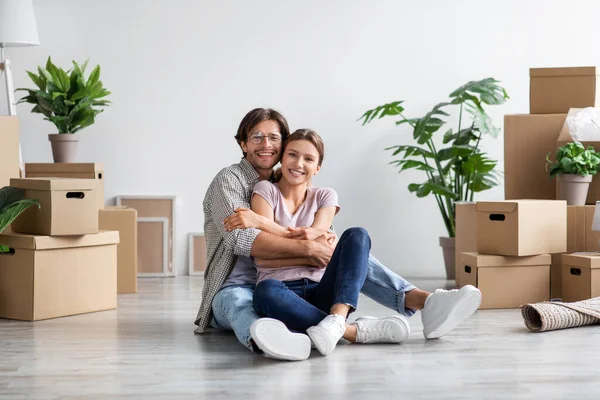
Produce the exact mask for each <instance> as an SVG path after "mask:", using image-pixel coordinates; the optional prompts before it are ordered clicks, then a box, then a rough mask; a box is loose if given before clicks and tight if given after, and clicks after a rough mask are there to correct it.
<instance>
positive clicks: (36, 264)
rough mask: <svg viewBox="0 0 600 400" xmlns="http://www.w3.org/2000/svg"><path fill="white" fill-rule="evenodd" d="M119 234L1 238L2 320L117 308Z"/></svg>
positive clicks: (60, 315)
mask: <svg viewBox="0 0 600 400" xmlns="http://www.w3.org/2000/svg"><path fill="white" fill-rule="evenodd" d="M118 242H119V233H118V232H101V233H97V234H94V235H84V236H77V237H74V236H63V237H50V236H33V235H21V234H11V235H0V243H3V244H6V245H7V246H8V247H10V248H11V253H4V254H0V317H1V318H11V319H20V320H26V321H37V320H41V319H48V318H55V317H64V316H67V315H75V314H82V313H87V312H93V311H102V310H111V309H115V308H116V307H117V246H116V244H117V243H118Z"/></svg>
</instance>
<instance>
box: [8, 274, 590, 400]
mask: <svg viewBox="0 0 600 400" xmlns="http://www.w3.org/2000/svg"><path fill="white" fill-rule="evenodd" d="M415 283H416V284H417V285H419V286H420V287H421V288H423V289H426V290H431V289H432V288H434V287H436V286H440V285H442V286H443V285H445V284H447V282H445V281H431V280H430V281H419V280H417V281H415ZM201 288H202V278H200V277H178V278H166V279H144V280H141V281H140V285H139V289H140V291H139V293H138V294H137V295H122V296H119V309H118V311H108V312H100V313H94V314H87V315H81V316H75V317H67V318H58V319H54V320H48V321H40V322H36V323H27V322H18V321H9V320H0V399H3V400H5V399H21V398H32V399H54V398H63V399H76V398H77V399H80V398H86V399H91V398H102V399H106V398H120V397H130V398H134V397H135V398H144V399H148V398H162V399H177V398H207V399H208V398H210V399H230V398H234V399H236V398H239V399H244V400H250V399H270V398H278V399H279V398H281V399H287V398H291V399H306V400H314V399H320V398H326V399H334V398H340V399H342V398H348V399H353V398H357V399H377V398H396V399H401V398H402V399H403V398H406V399H408V398H410V399H421V398H423V399H429V398H442V399H481V398H499V399H507V398H511V399H514V398H518V399H521V398H528V399H539V398H545V399H546V398H547V399H568V398H577V399H578V400H579V399H584V398H589V399H598V398H600V326H595V327H586V328H577V329H570V330H564V331H555V332H546V333H537V334H536V333H530V332H528V331H527V330H526V329H525V327H524V325H523V320H522V318H521V316H520V314H519V311H517V310H502V311H478V312H477V313H476V315H474V316H473V317H471V318H470V319H469V320H468V321H467V322H466V323H465V324H463V325H462V326H460V327H459V328H457V329H456V330H454V331H453V332H451V333H450V334H448V335H447V336H445V337H443V338H442V339H439V340H433V341H426V340H425V339H423V336H422V332H421V331H422V324H421V320H420V315H419V314H418V313H417V315H415V316H414V317H412V318H411V319H410V323H411V327H412V330H413V332H412V335H411V337H410V339H409V340H408V341H407V342H405V343H404V344H401V345H362V346H361V345H349V344H347V345H339V346H338V348H337V349H336V350H335V351H334V353H333V354H332V355H330V356H328V357H322V356H320V355H319V354H318V353H317V351H316V350H313V352H312V355H311V358H310V359H309V360H308V361H304V362H277V361H274V360H270V359H266V358H263V357H260V356H257V355H255V354H252V353H251V352H250V351H248V350H247V349H246V348H245V347H243V346H242V345H240V344H239V343H238V342H237V341H236V339H235V337H234V336H233V335H230V334H224V333H211V334H207V335H194V334H193V329H194V325H193V323H192V321H193V319H194V317H195V315H196V311H197V308H198V304H199V301H200V294H201ZM359 307H360V312H357V313H356V316H359V315H365V314H370V315H376V316H382V315H386V314H389V312H388V311H387V310H386V309H384V308H382V307H380V306H379V305H377V304H376V303H373V302H372V301H370V300H369V299H366V298H361V303H360V305H359Z"/></svg>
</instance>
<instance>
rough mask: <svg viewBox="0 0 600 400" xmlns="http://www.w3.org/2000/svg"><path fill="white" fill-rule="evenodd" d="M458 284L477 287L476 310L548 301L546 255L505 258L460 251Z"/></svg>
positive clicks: (548, 282) (548, 286) (547, 262)
mask: <svg viewBox="0 0 600 400" xmlns="http://www.w3.org/2000/svg"><path fill="white" fill-rule="evenodd" d="M460 260H461V262H460V283H461V285H473V286H475V287H477V288H478V289H479V290H481V294H482V297H483V299H482V302H481V306H480V307H479V308H480V309H489V308H519V307H520V306H521V305H524V304H527V303H537V302H540V301H549V300H550V264H551V263H552V257H551V256H550V254H542V255H537V256H528V257H505V256H493V255H484V254H477V253H462V254H461V257H460Z"/></svg>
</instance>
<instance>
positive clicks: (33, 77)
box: [27, 71, 46, 90]
mask: <svg viewBox="0 0 600 400" xmlns="http://www.w3.org/2000/svg"><path fill="white" fill-rule="evenodd" d="M27 75H29V78H31V80H32V81H33V83H35V84H36V85H37V87H39V88H40V90H46V81H45V80H43V79H42V78H40V77H39V76H37V75H36V74H34V73H33V72H29V71H27Z"/></svg>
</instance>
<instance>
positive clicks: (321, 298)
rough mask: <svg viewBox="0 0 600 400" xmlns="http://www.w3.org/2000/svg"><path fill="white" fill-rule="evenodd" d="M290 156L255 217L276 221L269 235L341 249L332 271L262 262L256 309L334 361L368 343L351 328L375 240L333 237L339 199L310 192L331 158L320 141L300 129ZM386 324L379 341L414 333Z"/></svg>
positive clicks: (257, 198)
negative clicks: (347, 347)
mask: <svg viewBox="0 0 600 400" xmlns="http://www.w3.org/2000/svg"><path fill="white" fill-rule="evenodd" d="M282 154H283V156H282V159H281V169H280V170H279V171H277V175H276V179H275V181H276V183H272V182H269V181H261V182H259V183H258V184H257V185H256V186H255V188H254V193H253V195H252V202H251V204H252V210H253V211H254V212H255V213H257V214H259V215H261V216H263V217H265V219H266V221H268V223H267V224H263V226H261V229H263V230H266V231H268V232H270V233H273V234H276V235H280V236H286V237H296V238H298V239H306V240H322V241H327V242H328V243H329V244H330V245H331V246H332V248H334V249H335V250H334V252H333V255H332V257H331V260H330V262H329V264H328V265H327V267H326V268H324V269H320V268H317V267H314V266H311V265H309V260H308V259H276V258H275V259H255V260H254V261H255V265H256V268H257V271H258V284H257V286H256V289H255V291H254V307H255V309H256V311H257V313H258V314H259V315H261V316H263V317H270V318H275V319H278V320H280V321H282V322H284V323H285V324H286V325H287V326H288V328H289V329H292V330H295V331H298V332H306V333H307V334H308V335H309V336H310V338H311V340H312V341H313V343H314V344H315V346H316V347H317V349H318V350H319V351H320V352H321V353H322V354H323V355H327V354H330V353H331V352H332V351H333V350H334V349H335V346H336V344H337V342H338V341H339V339H341V338H342V337H344V338H345V339H347V340H349V341H350V342H361V341H362V340H361V337H364V335H363V334H362V333H361V332H360V331H359V330H357V325H356V324H346V318H347V317H348V314H349V313H351V312H352V311H354V310H355V309H356V307H357V305H358V296H359V292H360V289H361V288H362V286H363V284H364V282H365V278H366V274H367V267H368V260H369V251H370V248H371V239H370V238H369V235H368V233H367V231H366V230H365V229H363V228H350V229H348V230H346V231H345V232H344V233H343V234H342V236H341V237H340V240H339V241H338V242H337V243H336V239H335V235H334V234H333V233H331V232H329V228H330V227H331V226H332V222H333V218H334V216H335V214H336V213H337V212H338V211H339V205H338V198H337V193H336V192H335V191H334V190H333V189H330V188H314V187H312V186H311V185H310V182H311V178H312V177H313V176H314V175H316V174H317V173H318V172H319V170H320V169H321V165H322V162H323V157H324V145H323V141H322V139H321V138H320V137H319V135H318V134H316V133H315V132H314V131H311V130H308V129H300V130H297V131H296V132H294V133H293V134H292V135H290V136H289V137H288V138H287V140H286V142H285V144H284V147H283V152H282ZM265 225H266V226H265ZM382 323H385V324H386V326H385V327H374V328H375V329H374V330H377V331H379V330H380V331H385V332H386V333H385V335H382V337H381V338H380V340H378V341H379V342H388V343H399V342H401V341H403V340H405V339H406V338H407V336H408V334H409V332H410V329H409V326H408V322H407V321H406V319H405V318H403V317H401V316H394V317H393V318H391V319H387V320H385V321H384V322H382ZM390 325H391V326H390ZM251 329H252V328H251ZM254 336H255V335H253V337H254ZM370 336H373V332H370Z"/></svg>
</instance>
